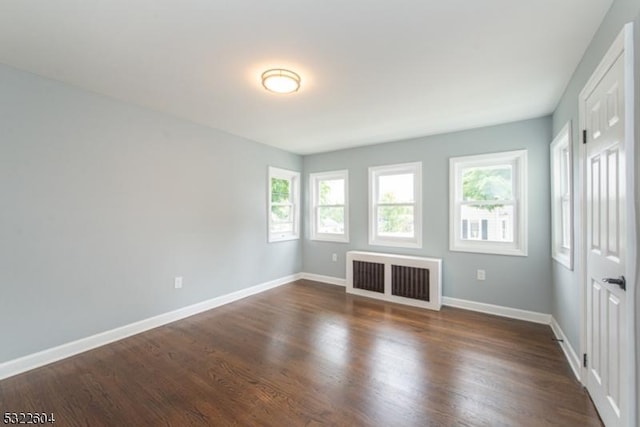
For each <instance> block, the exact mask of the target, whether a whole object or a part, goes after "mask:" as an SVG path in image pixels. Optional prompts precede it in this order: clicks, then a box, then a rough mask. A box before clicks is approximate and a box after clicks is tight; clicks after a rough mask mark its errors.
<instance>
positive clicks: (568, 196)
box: [549, 122, 573, 270]
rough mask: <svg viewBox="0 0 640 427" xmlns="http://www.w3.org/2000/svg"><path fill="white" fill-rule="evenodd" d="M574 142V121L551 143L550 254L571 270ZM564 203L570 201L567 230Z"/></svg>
mask: <svg viewBox="0 0 640 427" xmlns="http://www.w3.org/2000/svg"><path fill="white" fill-rule="evenodd" d="M572 145H573V144H572V139H571V122H568V123H567V124H565V125H564V127H563V128H562V129H561V130H560V132H558V135H556V137H555V138H554V139H553V141H552V142H551V145H550V147H549V151H550V156H549V158H550V160H551V165H550V169H551V256H552V257H553V259H554V260H556V261H557V262H558V263H560V264H561V265H564V266H565V267H567V268H568V269H569V270H573V150H572ZM565 153H566V154H565ZM565 156H566V157H565ZM565 159H566V163H565ZM564 181H567V182H564ZM563 187H564V189H563ZM563 190H564V191H563ZM563 203H567V204H568V212H565V214H566V215H568V224H566V226H567V228H568V229H566V230H565V224H564V222H563V216H562V204H563ZM564 233H568V242H567V244H566V245H565V244H563V241H564Z"/></svg>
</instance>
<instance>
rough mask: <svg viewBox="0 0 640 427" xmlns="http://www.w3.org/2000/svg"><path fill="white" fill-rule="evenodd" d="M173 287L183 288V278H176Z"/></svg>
mask: <svg viewBox="0 0 640 427" xmlns="http://www.w3.org/2000/svg"><path fill="white" fill-rule="evenodd" d="M173 286H174V287H175V288H176V289H180V288H182V277H176V278H175V279H173Z"/></svg>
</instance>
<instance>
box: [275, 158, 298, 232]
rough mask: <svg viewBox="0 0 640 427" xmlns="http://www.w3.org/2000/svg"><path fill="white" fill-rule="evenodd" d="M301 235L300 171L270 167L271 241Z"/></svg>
mask: <svg viewBox="0 0 640 427" xmlns="http://www.w3.org/2000/svg"><path fill="white" fill-rule="evenodd" d="M299 237H300V173H299V172H294V171H290V170H286V169H278V168H274V167H270V168H269V242H278V241H282V240H293V239H298V238H299Z"/></svg>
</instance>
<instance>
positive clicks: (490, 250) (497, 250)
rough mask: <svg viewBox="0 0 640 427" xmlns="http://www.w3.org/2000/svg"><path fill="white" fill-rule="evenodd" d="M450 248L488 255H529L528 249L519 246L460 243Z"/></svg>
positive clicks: (453, 250) (456, 250)
mask: <svg viewBox="0 0 640 427" xmlns="http://www.w3.org/2000/svg"><path fill="white" fill-rule="evenodd" d="M449 250H450V251H452V252H471V253H478V254H487V255H507V256H522V257H526V256H528V255H527V250H526V249H523V248H517V247H501V246H496V245H469V244H458V245H452V246H450V247H449Z"/></svg>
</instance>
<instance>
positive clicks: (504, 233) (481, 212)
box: [460, 205, 514, 242]
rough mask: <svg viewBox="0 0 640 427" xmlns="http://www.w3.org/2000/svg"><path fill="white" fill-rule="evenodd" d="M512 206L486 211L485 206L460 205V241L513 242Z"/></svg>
mask: <svg viewBox="0 0 640 427" xmlns="http://www.w3.org/2000/svg"><path fill="white" fill-rule="evenodd" d="M513 212H514V210H513V206H512V205H503V206H500V207H494V208H493V209H491V210H489V209H487V206H482V205H480V206H474V205H462V206H461V222H460V226H461V230H462V233H460V234H461V236H462V240H484V241H489V242H513V238H514V236H513V228H514V227H513V226H514V222H513Z"/></svg>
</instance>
